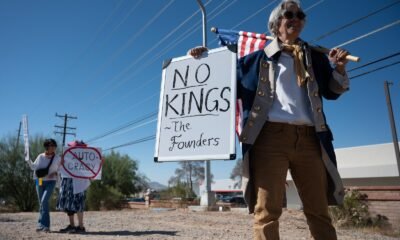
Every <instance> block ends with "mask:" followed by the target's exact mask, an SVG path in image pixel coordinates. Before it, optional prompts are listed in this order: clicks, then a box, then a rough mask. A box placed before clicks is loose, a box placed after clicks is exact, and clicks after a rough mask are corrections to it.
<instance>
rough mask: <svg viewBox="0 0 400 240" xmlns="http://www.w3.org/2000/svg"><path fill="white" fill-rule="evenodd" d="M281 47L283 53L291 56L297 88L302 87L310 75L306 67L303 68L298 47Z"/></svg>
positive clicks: (287, 45) (302, 60)
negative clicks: (288, 53) (289, 53)
mask: <svg viewBox="0 0 400 240" xmlns="http://www.w3.org/2000/svg"><path fill="white" fill-rule="evenodd" d="M282 46H283V50H284V51H288V52H291V53H292V54H293V59H294V68H295V70H296V76H297V85H299V87H301V86H304V85H305V83H306V82H307V79H308V78H310V74H308V72H307V70H306V67H305V66H304V53H303V51H302V50H301V47H300V45H298V44H285V43H283V44H282Z"/></svg>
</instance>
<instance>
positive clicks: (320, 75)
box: [237, 39, 348, 213]
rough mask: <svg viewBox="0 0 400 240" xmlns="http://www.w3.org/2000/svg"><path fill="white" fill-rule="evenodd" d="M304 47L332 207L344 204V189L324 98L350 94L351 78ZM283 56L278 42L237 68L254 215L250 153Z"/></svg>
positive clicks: (246, 186) (246, 181) (245, 183)
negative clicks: (324, 109)
mask: <svg viewBox="0 0 400 240" xmlns="http://www.w3.org/2000/svg"><path fill="white" fill-rule="evenodd" d="M301 43H302V45H303V51H304V54H305V56H306V57H305V66H306V68H307V71H308V73H309V74H310V76H311V78H310V79H309V80H308V81H307V84H306V88H307V93H308V97H309V101H310V104H311V108H312V114H313V120H314V124H315V130H316V132H317V136H318V138H319V140H320V143H321V153H322V156H321V157H322V159H323V161H324V164H325V167H326V170H327V173H328V174H327V175H328V189H329V190H328V200H329V203H330V204H332V205H336V204H341V203H342V202H343V197H344V191H343V185H342V181H341V178H340V176H339V173H338V171H337V166H336V157H335V153H334V149H333V145H332V140H333V137H332V133H331V131H330V129H329V127H328V125H327V123H326V118H325V114H324V111H323V105H322V97H324V98H325V99H329V100H335V99H337V98H338V97H339V96H340V95H341V94H342V93H343V92H345V91H347V90H348V78H347V76H342V75H340V74H339V73H337V72H336V71H334V70H333V69H332V67H331V65H330V63H329V60H328V58H327V57H326V56H325V55H324V54H323V53H319V52H316V51H314V50H312V49H310V48H309V47H308V46H307V44H306V43H304V42H301ZM280 54H281V45H280V43H279V41H278V40H277V39H275V40H273V41H272V42H271V43H270V44H269V45H268V46H267V47H266V48H265V49H263V50H259V51H256V52H254V53H252V54H249V55H247V56H245V57H244V58H242V59H240V60H239V61H238V64H237V72H238V73H237V75H238V78H237V96H238V98H240V99H241V100H242V104H243V123H244V124H243V126H244V127H243V131H242V133H241V135H240V137H239V139H240V141H241V142H242V153H243V179H242V189H243V191H244V196H245V199H246V202H247V203H248V206H249V211H250V213H252V212H253V211H254V206H255V203H256V199H257V196H256V193H255V192H254V189H253V182H252V176H251V159H250V154H249V150H250V149H251V147H252V145H253V144H254V142H255V140H256V139H257V136H258V134H259V133H260V131H261V129H262V128H263V127H264V124H266V122H267V116H268V111H269V110H270V108H271V106H272V102H273V101H274V95H275V81H276V76H275V73H276V69H277V61H278V59H279V57H280Z"/></svg>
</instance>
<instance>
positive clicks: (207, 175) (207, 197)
mask: <svg viewBox="0 0 400 240" xmlns="http://www.w3.org/2000/svg"><path fill="white" fill-rule="evenodd" d="M197 3H198V4H199V6H200V9H201V12H202V14H203V47H207V14H206V8H205V7H204V5H203V3H202V1H201V0H197ZM203 184H204V185H205V191H204V192H203V193H202V194H201V198H200V205H201V206H207V207H210V206H212V205H214V195H213V194H212V192H211V162H210V160H206V161H205V163H204V183H203Z"/></svg>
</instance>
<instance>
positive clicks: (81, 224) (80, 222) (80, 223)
mask: <svg viewBox="0 0 400 240" xmlns="http://www.w3.org/2000/svg"><path fill="white" fill-rule="evenodd" d="M76 215H78V222H79V227H80V228H83V227H84V226H83V212H77V213H76Z"/></svg>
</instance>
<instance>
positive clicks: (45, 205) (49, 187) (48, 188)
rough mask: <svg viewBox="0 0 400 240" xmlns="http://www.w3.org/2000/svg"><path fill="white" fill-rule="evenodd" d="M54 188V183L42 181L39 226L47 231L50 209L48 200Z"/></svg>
mask: <svg viewBox="0 0 400 240" xmlns="http://www.w3.org/2000/svg"><path fill="white" fill-rule="evenodd" d="M55 186H56V181H43V195H42V199H41V206H42V211H43V215H42V220H41V224H42V225H43V227H45V228H47V229H49V228H50V209H49V200H50V197H51V195H52V193H53V190H54V187H55Z"/></svg>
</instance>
